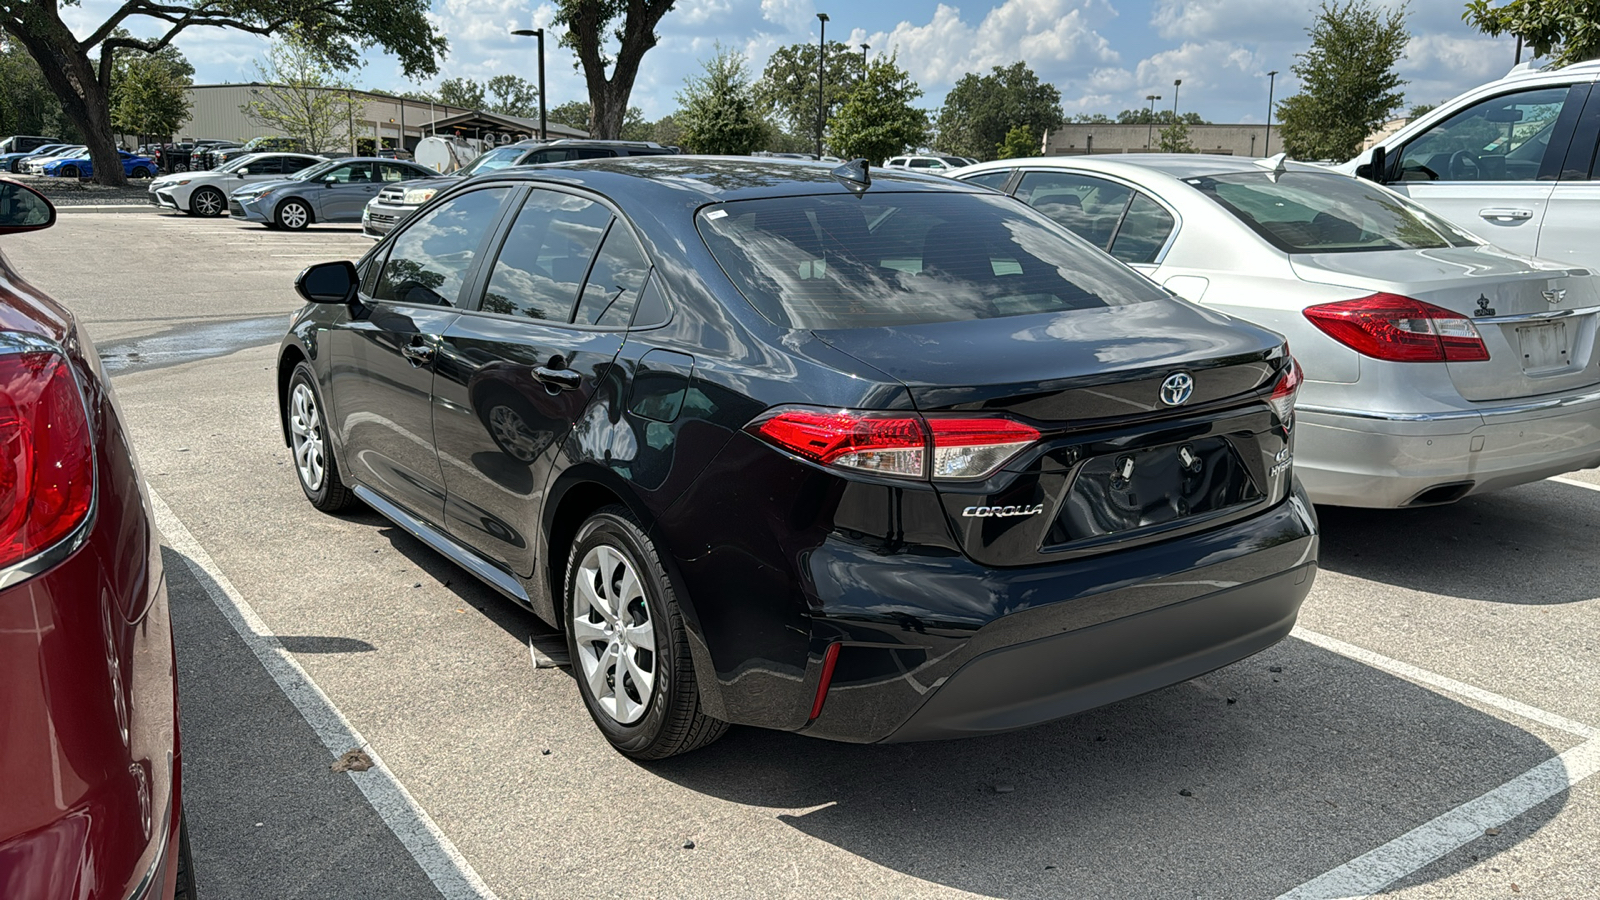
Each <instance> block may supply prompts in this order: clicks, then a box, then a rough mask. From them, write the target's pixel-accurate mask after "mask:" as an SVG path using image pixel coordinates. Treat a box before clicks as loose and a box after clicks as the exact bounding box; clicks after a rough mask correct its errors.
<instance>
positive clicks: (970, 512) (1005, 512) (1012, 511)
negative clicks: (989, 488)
mask: <svg viewBox="0 0 1600 900" xmlns="http://www.w3.org/2000/svg"><path fill="white" fill-rule="evenodd" d="M1042 512H1044V504H1043V503H1035V504H1033V505H1031V506H1030V505H1028V504H1026V503H1024V504H1022V505H1020V506H969V507H967V508H966V509H963V510H962V511H961V514H962V515H963V516H970V517H973V518H978V519H989V518H1010V517H1011V516H1037V515H1038V514H1039V513H1042Z"/></svg>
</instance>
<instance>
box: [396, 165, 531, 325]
mask: <svg viewBox="0 0 1600 900" xmlns="http://www.w3.org/2000/svg"><path fill="white" fill-rule="evenodd" d="M510 190H511V189H510V188H505V187H497V188H485V189H484V190H481V191H472V192H470V193H466V194H461V195H460V196H457V197H453V198H451V199H450V200H448V201H446V202H445V203H442V204H440V205H439V206H436V207H434V208H433V209H430V210H428V212H427V213H425V214H424V215H422V216H421V217H419V218H418V219H416V221H414V222H409V223H407V224H406V226H405V231H403V232H401V233H400V235H399V237H396V238H395V241H394V246H393V248H392V249H390V251H389V258H388V259H387V260H386V261H385V262H384V264H383V271H382V272H381V273H380V274H379V276H378V283H377V286H376V287H375V288H374V289H373V292H372V294H373V299H374V300H390V301H394V302H396V303H409V304H418V305H428V306H455V305H456V303H457V302H458V300H459V299H460V296H461V286H462V282H463V281H464V280H465V279H466V276H467V272H468V270H470V269H471V268H472V262H473V260H474V259H476V258H477V255H478V248H479V246H480V245H482V244H483V239H484V237H485V236H486V235H487V234H488V231H489V226H491V225H493V224H494V222H495V218H496V215H495V214H496V213H497V212H499V210H500V204H501V202H502V201H504V200H505V197H506V193H507V192H509V191H510Z"/></svg>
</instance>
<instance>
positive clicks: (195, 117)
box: [173, 82, 589, 150]
mask: <svg viewBox="0 0 1600 900" xmlns="http://www.w3.org/2000/svg"><path fill="white" fill-rule="evenodd" d="M265 87H267V85H264V84H261V83H259V82H252V83H249V84H197V85H195V86H193V87H191V88H189V92H188V93H189V102H190V107H189V119H188V120H187V121H186V122H184V123H183V125H182V126H181V127H180V128H179V129H178V133H177V134H175V135H173V137H174V138H178V139H180V140H187V139H191V138H228V139H232V140H238V141H245V140H249V139H250V138H253V137H264V136H268V135H274V134H278V133H279V131H278V129H275V128H273V127H271V126H269V125H265V124H263V123H259V122H256V121H253V120H251V118H250V117H249V116H247V115H245V114H244V113H243V112H242V111H241V108H242V107H244V106H245V105H247V104H249V103H251V102H252V101H255V100H258V99H260V98H259V93H260V91H261V90H262V89H263V88H265ZM329 90H333V89H329ZM333 92H334V93H338V94H340V95H343V94H345V93H346V91H343V90H333ZM348 93H349V94H350V95H351V96H353V97H354V98H356V100H357V103H356V107H355V122H354V128H355V132H356V137H360V138H371V137H377V138H379V139H381V141H382V143H383V145H384V146H394V144H395V143H396V142H397V141H400V140H402V139H403V142H404V144H405V148H406V149H407V150H411V149H413V148H415V147H416V145H417V141H419V140H421V139H422V138H424V137H427V136H428V135H430V134H432V133H433V129H434V127H435V126H434V123H436V122H437V123H438V124H437V127H438V130H439V132H440V133H442V134H460V135H461V136H462V137H469V138H471V137H476V138H491V137H492V138H493V139H494V141H495V142H496V143H505V142H507V141H513V140H520V139H523V138H529V137H537V136H538V134H539V122H538V120H537V119H525V118H520V117H517V116H503V115H500V114H498V113H490V112H483V111H481V110H472V109H463V108H461V107H459V106H443V105H440V104H435V103H428V102H426V101H421V100H407V99H402V98H400V97H391V96H388V95H386V94H374V93H371V92H369V91H349V92H348ZM546 130H547V132H548V134H549V136H550V137H551V138H563V137H566V138H583V137H588V136H589V134H588V132H586V131H584V130H583V129H581V128H571V127H568V126H566V125H557V124H556V123H554V122H550V123H549V124H548V127H547V129H546Z"/></svg>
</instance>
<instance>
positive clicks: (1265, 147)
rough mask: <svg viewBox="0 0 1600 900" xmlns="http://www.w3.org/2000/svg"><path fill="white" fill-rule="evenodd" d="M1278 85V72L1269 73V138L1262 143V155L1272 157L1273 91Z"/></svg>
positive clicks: (1275, 70)
mask: <svg viewBox="0 0 1600 900" xmlns="http://www.w3.org/2000/svg"><path fill="white" fill-rule="evenodd" d="M1277 84H1278V70H1277V69H1273V70H1272V71H1271V72H1268V73H1267V137H1266V140H1263V141H1262V142H1261V155H1262V156H1271V155H1272V89H1273V88H1274V87H1277Z"/></svg>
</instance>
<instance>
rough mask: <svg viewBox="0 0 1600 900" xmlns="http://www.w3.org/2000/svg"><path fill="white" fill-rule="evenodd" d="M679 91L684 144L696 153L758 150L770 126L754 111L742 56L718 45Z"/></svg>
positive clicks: (751, 91) (752, 93)
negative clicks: (713, 54)
mask: <svg viewBox="0 0 1600 900" xmlns="http://www.w3.org/2000/svg"><path fill="white" fill-rule="evenodd" d="M716 49H717V52H716V55H715V56H713V57H711V58H710V59H708V60H706V61H705V62H704V63H703V64H702V72H701V74H699V75H691V76H690V77H689V79H688V80H687V81H685V82H684V85H683V90H682V91H679V92H678V106H679V108H680V109H681V110H682V112H681V113H680V115H679V120H680V121H681V123H682V125H683V141H684V143H685V144H687V145H688V146H689V148H690V149H692V150H693V151H694V152H695V153H717V154H731V155H742V154H746V153H750V152H752V151H755V150H759V149H761V145H762V144H763V143H765V140H766V136H767V132H768V130H769V129H770V126H769V125H768V124H767V123H766V120H764V119H762V118H761V115H760V114H759V113H758V112H757V111H756V101H755V96H754V91H753V90H752V88H751V85H750V70H749V69H747V68H746V67H745V61H744V56H743V55H741V54H739V53H737V52H735V51H733V50H725V49H723V47H722V45H721V44H718V45H717V48H716Z"/></svg>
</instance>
